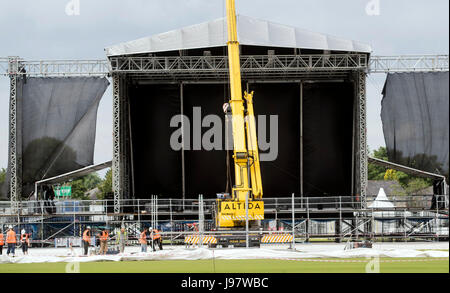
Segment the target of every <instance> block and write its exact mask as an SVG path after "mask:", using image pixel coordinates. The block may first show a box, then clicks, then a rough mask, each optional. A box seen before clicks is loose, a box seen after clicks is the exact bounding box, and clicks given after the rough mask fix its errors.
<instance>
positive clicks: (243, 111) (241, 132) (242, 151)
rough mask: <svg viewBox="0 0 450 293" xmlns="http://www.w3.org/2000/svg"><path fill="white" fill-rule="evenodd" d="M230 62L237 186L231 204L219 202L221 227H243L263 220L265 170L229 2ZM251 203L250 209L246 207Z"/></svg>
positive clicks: (232, 5)
mask: <svg viewBox="0 0 450 293" xmlns="http://www.w3.org/2000/svg"><path fill="white" fill-rule="evenodd" d="M227 20H228V21H227V24H228V43H227V46H228V62H229V71H230V93H231V97H230V101H229V105H230V108H231V113H232V129H233V148H234V149H233V159H234V170H235V185H234V186H233V189H232V199H231V200H218V214H217V217H216V219H217V226H219V227H237V226H242V223H243V220H244V219H245V218H247V216H248V219H249V220H262V219H263V218H264V203H263V202H262V201H254V199H261V198H262V183H261V170H260V164H259V152H258V140H257V136H256V123H255V116H254V110H253V92H252V93H247V92H245V93H244V99H245V100H244V99H243V96H242V80H241V64H240V53H239V42H238V36H237V25H236V7H235V0H227ZM246 202H247V203H248V207H246V204H245V203H246Z"/></svg>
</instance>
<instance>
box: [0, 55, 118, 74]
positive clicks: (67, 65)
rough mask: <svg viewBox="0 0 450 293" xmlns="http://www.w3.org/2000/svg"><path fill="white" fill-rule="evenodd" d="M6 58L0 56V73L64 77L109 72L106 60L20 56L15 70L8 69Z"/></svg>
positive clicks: (16, 61)
mask: <svg viewBox="0 0 450 293" xmlns="http://www.w3.org/2000/svg"><path fill="white" fill-rule="evenodd" d="M5 59H6V58H0V75H10V74H18V75H27V76H30V77H64V76H105V75H107V74H109V73H110V71H111V70H110V67H109V62H108V61H107V60H55V61H53V60H40V61H24V60H22V59H20V58H16V59H14V60H11V59H9V62H14V63H16V64H17V65H19V64H20V67H19V66H15V69H16V70H15V71H9V70H8V66H7V65H8V64H7V63H6V61H5Z"/></svg>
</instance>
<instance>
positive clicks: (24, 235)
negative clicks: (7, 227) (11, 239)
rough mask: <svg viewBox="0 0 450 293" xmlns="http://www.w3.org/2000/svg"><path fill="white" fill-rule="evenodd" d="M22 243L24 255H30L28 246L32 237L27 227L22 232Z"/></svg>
mask: <svg viewBox="0 0 450 293" xmlns="http://www.w3.org/2000/svg"><path fill="white" fill-rule="evenodd" d="M20 244H21V245H22V252H23V254H24V255H28V247H29V246H30V238H29V235H28V234H27V232H26V231H25V229H22V232H21V233H20Z"/></svg>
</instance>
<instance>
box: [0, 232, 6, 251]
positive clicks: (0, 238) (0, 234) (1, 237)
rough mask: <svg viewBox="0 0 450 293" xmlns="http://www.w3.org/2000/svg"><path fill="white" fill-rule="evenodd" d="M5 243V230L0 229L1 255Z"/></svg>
mask: <svg viewBox="0 0 450 293" xmlns="http://www.w3.org/2000/svg"><path fill="white" fill-rule="evenodd" d="M3 245H5V236H4V235H3V231H2V230H0V255H2V254H3Z"/></svg>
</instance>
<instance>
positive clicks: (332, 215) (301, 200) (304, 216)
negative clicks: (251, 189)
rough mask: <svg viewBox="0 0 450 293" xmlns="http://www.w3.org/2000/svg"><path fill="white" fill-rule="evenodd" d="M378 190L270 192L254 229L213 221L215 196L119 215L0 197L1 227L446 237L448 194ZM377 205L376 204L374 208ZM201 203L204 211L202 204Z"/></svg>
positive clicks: (124, 206)
mask: <svg viewBox="0 0 450 293" xmlns="http://www.w3.org/2000/svg"><path fill="white" fill-rule="evenodd" d="M375 198H376V197H375V196H368V197H367V207H366V208H364V207H363V206H362V204H361V203H360V202H358V201H355V198H354V197H350V196H341V197H326V198H325V197H315V198H311V197H296V196H292V197H290V198H289V197H285V198H265V199H264V206H265V219H264V220H262V221H260V222H259V223H258V225H256V226H253V227H252V226H250V227H249V229H248V230H245V229H242V230H235V231H220V230H217V229H216V227H215V225H214V214H215V209H216V200H214V199H203V198H202V197H199V199H187V200H181V199H166V198H158V197H156V196H152V198H151V199H134V200H122V201H121V203H120V204H121V212H120V213H119V214H117V213H114V201H113V200H55V201H53V202H48V201H47V202H45V201H26V202H21V203H20V204H19V214H13V213H12V210H11V207H10V202H0V226H3V228H6V227H7V226H9V225H12V226H14V228H15V229H17V230H18V231H20V229H23V228H25V229H26V230H28V232H31V233H32V243H34V244H39V245H45V244H49V245H54V243H55V239H58V241H63V242H64V240H61V238H65V237H70V238H79V237H80V236H81V234H82V232H83V230H84V229H85V228H86V226H92V227H94V230H95V229H102V228H104V227H108V228H109V229H110V230H111V235H112V236H113V237H114V234H115V233H114V232H115V231H117V230H118V229H119V228H120V227H125V228H126V229H127V231H128V235H129V239H130V241H131V243H136V244H137V239H138V235H139V233H140V231H142V230H143V228H144V227H153V228H157V229H159V230H161V231H162V235H163V237H164V239H166V241H169V242H170V243H171V244H180V243H184V240H185V238H186V237H187V236H192V235H197V236H199V237H202V238H203V237H208V236H215V237H220V235H223V234H227V235H229V234H233V235H243V234H246V235H249V234H258V235H260V236H261V237H262V236H264V235H292V242H293V243H295V241H297V242H299V241H312V240H313V239H316V240H330V241H345V240H348V239H361V238H365V239H367V238H370V239H380V240H388V239H390V240H392V239H401V240H404V241H406V240H416V239H421V240H439V239H441V238H447V239H448V196H399V197H393V198H390V199H389V200H388V202H389V204H386V205H383V204H381V206H380V204H379V202H378V205H373V203H374V201H375ZM371 206H374V207H372V208H371ZM200 207H203V209H200Z"/></svg>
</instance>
